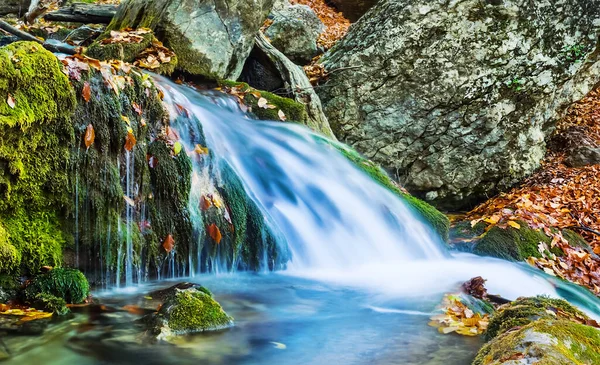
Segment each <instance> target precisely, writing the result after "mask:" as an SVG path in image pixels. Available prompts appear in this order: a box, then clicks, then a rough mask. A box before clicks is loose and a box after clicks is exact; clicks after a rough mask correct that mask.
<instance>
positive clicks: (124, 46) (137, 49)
mask: <svg viewBox="0 0 600 365" xmlns="http://www.w3.org/2000/svg"><path fill="white" fill-rule="evenodd" d="M107 38H110V32H108V31H107V32H105V33H104V34H102V35H100V36H99V37H98V39H96V40H95V41H94V43H92V44H91V45H90V46H89V47H88V48H87V50H86V52H85V54H86V56H88V57H92V58H96V59H98V60H101V61H107V60H121V61H123V62H130V63H133V61H135V59H136V58H137V57H138V56H139V54H140V53H142V52H143V51H144V50H145V49H146V48H148V47H150V46H151V45H152V40H153V39H154V35H153V34H152V33H147V34H144V35H142V38H143V40H142V41H141V42H140V43H108V44H102V40H104V39H107Z"/></svg>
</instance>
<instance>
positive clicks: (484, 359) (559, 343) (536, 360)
mask: <svg viewBox="0 0 600 365" xmlns="http://www.w3.org/2000/svg"><path fill="white" fill-rule="evenodd" d="M597 327H598V324H597V323H596V322H595V321H593V320H591V319H590V318H589V317H588V316H587V315H585V314H583V313H582V312H581V311H579V310H578V309H577V308H575V307H573V306H572V305H570V304H569V303H568V302H566V301H564V300H560V299H549V298H545V297H533V298H520V299H518V300H516V301H514V302H512V303H509V304H506V305H504V306H501V307H500V308H499V309H498V311H497V312H496V313H495V314H494V315H493V316H492V318H491V320H490V323H489V325H488V330H487V333H486V337H487V339H488V340H489V342H488V343H486V344H485V345H484V346H483V347H482V348H481V350H479V353H478V354H477V357H476V358H475V360H474V361H473V365H509V364H510V365H516V364H546V365H564V364H598V363H599V362H600V330H599V329H598V328H597Z"/></svg>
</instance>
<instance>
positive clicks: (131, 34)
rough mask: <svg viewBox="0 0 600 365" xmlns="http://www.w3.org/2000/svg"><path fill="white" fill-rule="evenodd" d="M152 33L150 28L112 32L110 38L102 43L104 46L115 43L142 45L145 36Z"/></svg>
mask: <svg viewBox="0 0 600 365" xmlns="http://www.w3.org/2000/svg"><path fill="white" fill-rule="evenodd" d="M149 33H152V30H150V29H148V28H139V29H131V28H126V29H123V30H111V31H110V33H109V34H110V37H107V38H104V39H102V40H101V41H100V43H102V44H113V43H141V42H142V41H143V40H144V37H143V35H145V34H149Z"/></svg>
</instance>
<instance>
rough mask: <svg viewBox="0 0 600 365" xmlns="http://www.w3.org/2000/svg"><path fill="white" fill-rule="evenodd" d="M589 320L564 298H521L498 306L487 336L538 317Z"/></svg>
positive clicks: (524, 323)
mask: <svg viewBox="0 0 600 365" xmlns="http://www.w3.org/2000/svg"><path fill="white" fill-rule="evenodd" d="M557 318H560V319H565V320H574V321H580V320H587V319H589V318H588V317H587V316H586V315H585V314H583V312H581V311H580V310H579V309H577V308H575V307H574V306H572V305H571V304H569V302H567V301H565V300H563V299H552V298H547V297H541V296H539V297H531V298H519V299H517V300H515V301H514V302H511V303H509V304H506V305H504V306H501V307H500V308H498V310H497V311H496V313H494V315H493V316H492V318H491V319H490V323H489V325H488V329H487V332H486V338H487V339H492V338H494V337H496V336H498V335H500V334H502V333H504V332H506V331H509V330H511V329H513V328H515V327H521V326H525V325H527V324H529V323H531V322H533V321H537V320H538V319H557Z"/></svg>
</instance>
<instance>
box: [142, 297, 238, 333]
mask: <svg viewBox="0 0 600 365" xmlns="http://www.w3.org/2000/svg"><path fill="white" fill-rule="evenodd" d="M151 323H153V326H154V327H153V329H154V332H155V334H156V335H158V337H159V338H165V337H168V336H171V335H184V334H190V333H198V332H205V331H215V330H220V329H224V328H228V327H231V326H232V325H233V318H231V317H230V316H229V315H227V313H225V311H224V310H223V308H222V307H221V305H220V304H219V303H218V302H217V301H215V300H214V299H213V297H212V294H211V293H210V291H208V290H207V289H203V288H201V287H200V288H197V287H192V288H189V289H184V290H180V289H176V288H175V289H174V291H173V292H172V294H170V295H169V296H168V298H167V299H166V301H165V303H164V304H163V305H162V306H161V309H160V310H159V311H158V313H157V314H156V315H154V316H153V318H152V319H151Z"/></svg>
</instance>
